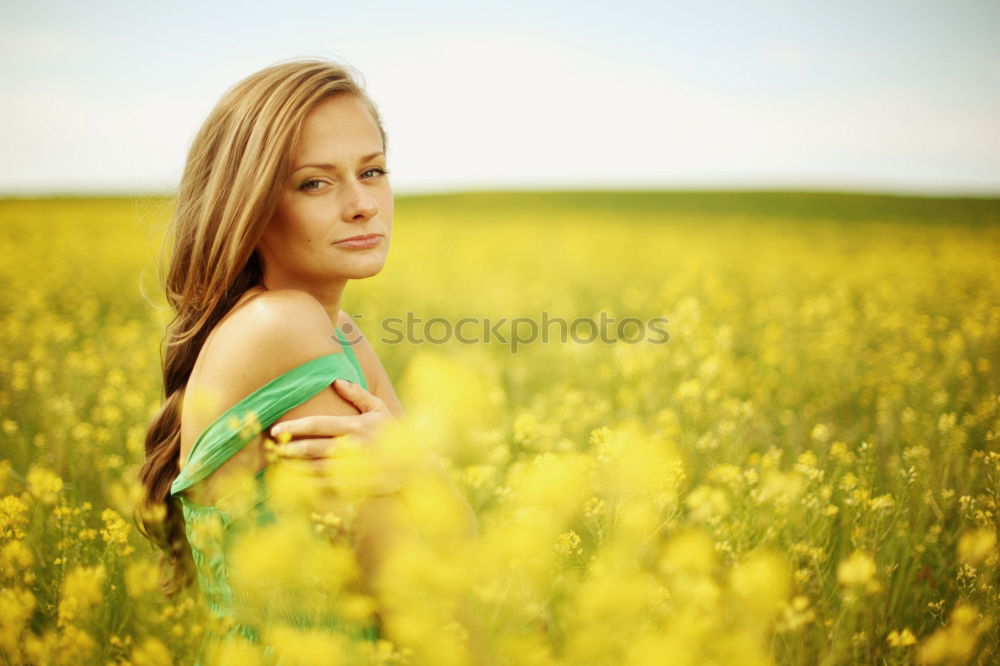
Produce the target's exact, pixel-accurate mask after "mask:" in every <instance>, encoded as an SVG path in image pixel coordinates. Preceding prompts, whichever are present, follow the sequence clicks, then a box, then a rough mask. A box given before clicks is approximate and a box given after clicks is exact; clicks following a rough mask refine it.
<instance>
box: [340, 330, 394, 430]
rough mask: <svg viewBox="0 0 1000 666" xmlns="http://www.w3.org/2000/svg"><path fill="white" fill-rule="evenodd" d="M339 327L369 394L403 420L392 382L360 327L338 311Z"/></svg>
mask: <svg viewBox="0 0 1000 666" xmlns="http://www.w3.org/2000/svg"><path fill="white" fill-rule="evenodd" d="M339 325H340V328H341V330H343V331H344V332H345V333H346V337H347V340H348V341H349V342H350V343H351V348H352V349H353V350H354V353H355V354H357V356H358V361H359V362H360V363H361V367H362V369H364V371H365V379H366V380H367V381H368V388H369V390H370V391H371V393H373V394H374V395H376V396H378V397H379V398H380V399H381V400H382V402H384V403H385V404H386V407H388V408H389V411H390V412H392V414H393V416H395V417H396V418H398V419H399V418H405V417H406V412H405V411H404V410H403V405H402V403H401V402H400V400H399V397H398V396H397V395H396V389H395V388H394V387H393V385H392V380H391V379H389V373H387V372H386V371H385V368H384V367H382V361H380V360H379V358H378V354H376V353H375V350H374V349H372V346H371V344H369V342H368V338H366V337H365V334H364V333H363V332H362V330H361V327H360V326H358V324H357V322H355V321H354V318H353V317H351V316H350V315H349V314H347V313H346V312H344V311H343V310H341V311H340V321H339Z"/></svg>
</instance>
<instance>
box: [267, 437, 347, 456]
mask: <svg viewBox="0 0 1000 666" xmlns="http://www.w3.org/2000/svg"><path fill="white" fill-rule="evenodd" d="M337 439H338V438H337V437H322V438H315V437H313V438H309V439H296V440H295V441H292V442H288V443H287V444H279V445H278V446H276V447H275V448H274V450H275V452H277V454H278V455H279V456H281V457H282V458H328V457H330V455H331V454H332V453H333V451H334V449H336V447H337V444H338V442H337Z"/></svg>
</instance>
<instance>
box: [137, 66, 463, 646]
mask: <svg viewBox="0 0 1000 666" xmlns="http://www.w3.org/2000/svg"><path fill="white" fill-rule="evenodd" d="M392 217H393V194H392V188H391V186H390V184H389V179H388V172H387V168H386V140H385V132H384V130H383V128H382V124H381V120H380V118H379V114H378V111H377V109H376V107H375V105H374V104H373V103H372V102H371V100H370V99H369V98H368V97H367V95H366V94H365V92H364V91H363V90H362V89H361V88H360V87H359V85H358V84H357V83H356V82H355V81H354V80H353V79H352V78H351V76H350V75H349V73H348V72H347V71H346V70H345V69H344V68H342V67H340V66H339V65H337V64H335V63H331V62H327V61H321V60H310V61H298V62H291V63H285V64H280V65H276V66H273V67H269V68H267V69H264V70H262V71H260V72H257V73H255V74H253V75H251V76H249V77H247V78H246V79H244V80H243V81H241V82H239V83H238V84H237V85H236V86H234V87H233V88H232V89H231V90H230V91H228V92H227V93H226V94H225V95H224V96H223V98H222V99H221V100H220V102H219V103H218V105H217V106H216V107H215V109H214V110H213V111H212V112H211V114H210V115H209V117H208V119H207V120H206V121H205V123H204V125H203V126H202V128H201V130H200V131H199V132H198V134H197V136H196V137H195V139H194V142H193V145H192V146H191V149H190V153H189V155H188V160H187V164H186V167H185V170H184V174H183V178H182V181H181V185H180V190H179V194H178V197H177V202H176V213H175V216H174V219H173V222H172V236H173V238H172V241H173V242H172V246H173V247H172V255H171V257H170V263H169V270H168V273H167V276H166V285H165V286H166V294H167V298H168V301H169V303H170V305H171V306H172V308H173V309H174V311H175V313H176V314H175V317H174V319H173V321H172V322H171V324H170V325H169V327H168V330H167V334H166V352H165V357H164V360H163V380H164V392H165V402H164V404H163V406H162V408H161V410H160V412H159V413H158V414H157V416H156V417H155V418H154V419H153V421H152V422H151V424H150V426H149V429H148V432H147V436H146V461H145V464H144V466H143V468H142V471H141V480H142V483H143V485H144V487H145V490H146V498H145V504H144V509H143V511H142V512H141V514H140V517H139V520H140V526H141V528H142V529H143V531H144V533H145V534H146V535H147V536H148V537H149V538H150V539H151V540H152V541H153V542H154V543H155V544H156V545H157V546H159V547H160V548H162V549H163V551H164V553H165V555H166V558H167V559H168V560H169V563H170V564H171V565H172V567H173V576H172V578H171V580H170V581H169V585H168V588H169V591H175V590H178V589H180V588H182V587H184V586H185V585H187V584H188V583H190V582H191V581H192V580H194V579H195V578H197V579H198V581H199V583H200V585H201V588H202V591H203V592H204V595H205V598H206V600H207V602H208V603H209V606H210V608H211V610H212V611H213V612H215V613H216V614H217V615H219V616H220V617H229V618H232V617H233V616H234V614H233V608H232V603H233V601H232V600H233V599H234V598H235V597H238V596H239V591H238V590H234V589H233V586H232V583H231V581H229V580H227V578H226V576H227V571H228V562H227V557H228V555H229V554H228V553H227V551H226V544H227V543H228V541H227V540H226V537H225V534H224V531H225V530H227V529H229V528H230V527H231V526H232V525H233V524H235V522H236V521H235V519H234V518H233V517H232V516H231V515H229V514H227V513H226V512H225V511H224V510H223V509H222V508H220V506H221V505H220V504H219V502H220V498H222V497H223V495H225V494H226V493H227V492H228V489H229V485H230V484H229V483H228V482H229V481H231V480H232V479H233V478H237V477H240V476H241V475H243V476H246V475H247V474H248V473H249V474H251V475H252V476H253V478H256V479H257V480H259V481H261V480H263V479H264V477H265V476H266V475H265V472H266V470H267V468H268V462H267V461H268V457H267V451H266V450H265V448H266V447H265V444H266V443H267V442H268V438H266V437H265V436H263V435H266V432H263V433H262V432H261V431H263V430H264V429H266V428H268V427H270V426H272V425H273V424H275V423H280V424H281V427H282V428H284V430H285V432H286V433H289V434H290V435H292V436H293V438H294V439H293V441H292V442H291V443H289V444H287V445H286V446H284V447H283V448H284V451H283V453H282V455H283V456H284V457H285V458H286V459H289V460H297V461H298V463H299V464H300V465H303V466H311V467H312V468H313V472H314V474H316V475H319V476H322V475H323V474H324V473H325V472H324V470H325V469H327V467H325V465H324V459H325V458H327V457H328V456H329V455H331V452H332V451H333V450H334V449H335V444H331V442H332V441H334V440H331V437H332V436H337V435H344V434H350V435H353V436H354V437H355V438H357V440H360V441H363V442H368V443H370V444H371V445H372V446H374V445H375V442H376V441H377V435H378V434H379V432H380V431H381V430H382V428H383V427H384V426H385V424H386V423H388V422H390V421H392V420H394V419H399V418H402V417H403V416H404V412H403V409H402V406H401V405H400V402H399V399H398V398H397V396H396V392H395V391H394V390H393V386H392V382H391V381H390V379H389V377H388V375H387V374H386V371H385V369H384V368H383V367H382V364H381V363H380V362H379V359H378V357H377V356H376V354H375V352H374V351H373V349H372V347H371V345H370V344H369V343H368V341H367V340H366V339H365V337H364V335H363V334H362V333H361V331H360V329H359V328H358V326H357V325H356V324H355V323H354V322H353V319H352V318H351V316H350V315H349V314H347V313H346V312H344V311H343V310H342V309H341V298H342V295H343V292H344V289H345V287H346V286H347V283H348V281H349V280H356V279H362V278H367V277H371V276H373V275H376V274H377V273H378V272H379V271H380V270H381V269H382V267H383V265H384V263H385V261H386V256H387V253H388V250H389V242H390V236H391V231H392ZM337 379H342V380H347V381H346V382H344V381H335V380H337ZM233 417H236V418H237V420H242V421H244V422H245V421H246V419H247V417H250V419H251V426H257V427H256V428H253V427H251V432H250V434H249V436H248V435H247V434H246V429H245V428H244V429H243V430H234V429H233V428H232V427H230V422H231V420H232V418H233ZM258 433H261V434H258ZM272 434H275V433H274V432H273V431H272ZM286 438H287V436H284V437H282V438H281V439H286ZM438 469H439V468H438ZM449 488H451V489H452V491H453V492H454V498H455V501H456V502H457V503H459V504H460V505H461V507H462V511H463V513H462V514H461V515H463V516H464V517H465V518H464V519H463V524H462V525H458V526H456V527H457V529H458V531H460V532H463V533H466V534H474V532H475V518H474V515H473V514H472V511H471V509H470V508H469V506H468V504H467V503H466V502H465V500H464V498H463V497H462V496H461V494H460V493H459V492H458V491H457V489H455V487H454V486H453V485H450V484H449ZM398 501H399V500H398V498H396V497H395V496H394V495H393V493H392V490H391V489H389V490H386V491H385V492H380V493H379V494H378V495H376V496H373V497H372V498H371V500H370V501H368V502H367V503H366V504H365V505H364V507H363V510H362V511H361V512H359V514H358V516H357V519H358V525H359V526H360V528H361V529H360V532H362V533H363V534H364V538H361V539H359V540H358V541H357V542H356V544H355V545H356V546H357V555H358V559H359V562H360V564H361V565H362V569H363V571H364V572H365V573H366V574H367V575H369V576H373V575H375V573H376V572H377V569H378V565H379V562H380V561H381V558H382V557H383V555H384V553H385V552H386V549H387V548H389V547H390V546H391V543H392V541H393V538H394V536H395V535H394V534H393V532H394V531H395V530H406V529H410V526H408V525H407V524H406V521H405V517H404V513H405V512H402V511H400V509H399V506H398ZM204 525H210V526H216V525H218V526H221V528H222V529H221V531H220V530H215V531H212V530H208V532H207V533H208V534H211V535H213V536H212V538H211V539H209V541H210V543H208V544H206V543H204V541H205V536H204V534H205V533H206V532H205V530H200V531H199V533H198V535H197V539H194V538H191V537H192V529H194V528H197V527H199V526H204ZM196 541H197V542H196ZM261 629H262V628H261V627H248V626H239V625H238V624H237V626H235V627H234V630H235V631H238V632H240V633H242V634H243V635H244V636H246V637H247V638H250V639H251V640H257V639H258V638H259V632H260V630H261Z"/></svg>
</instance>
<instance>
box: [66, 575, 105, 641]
mask: <svg viewBox="0 0 1000 666" xmlns="http://www.w3.org/2000/svg"><path fill="white" fill-rule="evenodd" d="M106 578H107V573H106V571H105V569H104V565H103V564H98V565H96V566H93V567H83V566H78V567H76V568H75V569H73V571H71V572H70V573H69V574H68V575H67V576H66V578H65V579H64V580H63V583H62V599H61V600H60V601H59V612H58V615H59V626H60V627H65V626H66V625H67V624H70V623H74V622H78V621H85V620H86V619H87V618H89V616H90V615H91V614H92V613H93V611H94V609H95V608H96V607H97V606H98V605H99V604H100V603H101V600H102V599H103V598H104V581H105V579H106Z"/></svg>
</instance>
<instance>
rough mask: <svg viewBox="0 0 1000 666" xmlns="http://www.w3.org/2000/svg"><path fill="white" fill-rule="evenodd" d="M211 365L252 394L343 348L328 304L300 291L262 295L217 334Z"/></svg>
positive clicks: (232, 315)
mask: <svg viewBox="0 0 1000 666" xmlns="http://www.w3.org/2000/svg"><path fill="white" fill-rule="evenodd" d="M211 345H212V348H211V349H207V348H206V349H205V350H204V351H205V353H206V364H207V365H211V366H213V367H214V368H216V370H217V371H221V372H222V374H223V375H224V376H227V377H228V378H229V380H230V382H231V383H233V384H234V385H233V388H234V389H235V390H236V391H238V392H241V391H242V392H244V393H249V392H250V391H253V390H255V389H256V388H258V387H259V386H261V385H263V384H264V383H266V382H267V381H269V380H271V379H273V378H274V377H277V376H278V375H280V374H282V373H284V372H287V371H288V370H291V369H292V368H295V367H297V366H299V365H301V364H303V363H305V362H306V361H309V360H310V359H313V358H316V357H317V356H323V355H326V354H333V353H337V352H339V351H342V350H341V346H340V343H339V342H338V341H337V339H336V338H335V337H334V335H333V324H332V322H331V321H330V319H329V317H327V314H326V310H325V309H324V308H323V305H322V304H321V303H320V302H319V301H318V300H316V298H315V297H313V296H312V295H311V294H308V293H306V292H304V291H299V290H297V289H275V290H272V291H267V292H264V293H261V294H259V295H258V296H256V297H255V298H253V299H252V300H250V301H249V302H247V303H246V304H244V305H242V306H241V307H239V308H237V309H235V310H234V311H232V312H231V313H230V314H229V316H227V317H226V319H225V321H223V322H222V323H220V324H219V326H218V327H217V328H216V330H215V331H214V332H213V339H212V341H211Z"/></svg>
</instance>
